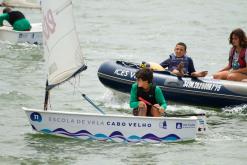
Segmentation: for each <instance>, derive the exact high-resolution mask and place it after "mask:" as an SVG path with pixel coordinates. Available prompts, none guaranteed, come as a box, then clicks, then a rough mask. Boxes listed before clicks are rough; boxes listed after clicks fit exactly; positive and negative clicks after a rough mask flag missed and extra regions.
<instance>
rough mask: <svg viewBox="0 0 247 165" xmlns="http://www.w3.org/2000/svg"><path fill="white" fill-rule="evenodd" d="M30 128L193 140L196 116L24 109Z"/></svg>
mask: <svg viewBox="0 0 247 165" xmlns="http://www.w3.org/2000/svg"><path fill="white" fill-rule="evenodd" d="M24 110H25V112H26V115H27V117H28V119H29V122H30V124H31V126H32V128H33V130H35V131H38V132H41V133H45V134H52V135H58V136H65V137H71V138H80V139H86V140H99V141H114V142H134V143H137V142H152V143H159V142H178V141H188V140H194V139H195V138H196V133H197V126H198V123H197V119H196V118H166V117H159V118H154V117H153V118H152V117H135V116H120V115H119V116H118V115H97V114H85V113H73V112H69V113H68V112H58V111H42V110H34V109H26V108H24Z"/></svg>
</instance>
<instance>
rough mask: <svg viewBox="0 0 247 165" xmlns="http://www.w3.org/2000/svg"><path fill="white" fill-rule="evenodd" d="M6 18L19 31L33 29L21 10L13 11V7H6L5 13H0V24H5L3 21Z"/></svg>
mask: <svg viewBox="0 0 247 165" xmlns="http://www.w3.org/2000/svg"><path fill="white" fill-rule="evenodd" d="M4 20H6V21H8V22H9V24H10V25H12V26H13V29H14V30H17V31H29V30H31V24H30V22H29V21H28V20H27V19H26V18H25V16H24V15H23V14H22V13H21V12H20V11H12V10H11V8H9V7H6V8H5V9H4V10H3V14H1V15H0V26H3V21H4Z"/></svg>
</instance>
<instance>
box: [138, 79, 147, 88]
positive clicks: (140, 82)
mask: <svg viewBox="0 0 247 165" xmlns="http://www.w3.org/2000/svg"><path fill="white" fill-rule="evenodd" d="M137 84H138V87H140V88H144V89H147V88H148V87H149V83H148V81H143V80H142V79H141V78H139V79H137Z"/></svg>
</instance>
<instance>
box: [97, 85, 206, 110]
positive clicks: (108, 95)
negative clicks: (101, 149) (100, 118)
mask: <svg viewBox="0 0 247 165" xmlns="http://www.w3.org/2000/svg"><path fill="white" fill-rule="evenodd" d="M129 98H130V96H129V95H127V94H123V93H120V92H116V91H111V90H107V91H106V92H105V93H104V95H103V98H102V104H103V105H104V106H105V107H107V108H112V109H119V111H125V112H131V108H130V107H129ZM166 111H167V113H169V114H171V113H172V114H184V113H206V112H207V113H210V112H209V111H207V110H206V109H201V108H198V107H195V106H188V105H184V104H168V106H167V110H166Z"/></svg>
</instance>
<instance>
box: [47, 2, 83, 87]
mask: <svg viewBox="0 0 247 165" xmlns="http://www.w3.org/2000/svg"><path fill="white" fill-rule="evenodd" d="M42 15H43V22H42V23H43V43H44V51H45V57H46V62H47V65H48V67H47V68H48V71H47V72H48V85H49V86H55V85H57V84H60V83H62V82H64V81H66V80H68V79H69V78H71V77H73V76H75V74H77V73H79V72H80V71H82V70H84V69H85V68H86V66H85V64H84V58H83V56H82V53H81V49H80V44H79V39H78V36H77V32H76V28H75V23H74V18H73V13H72V2H71V0H42Z"/></svg>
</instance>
